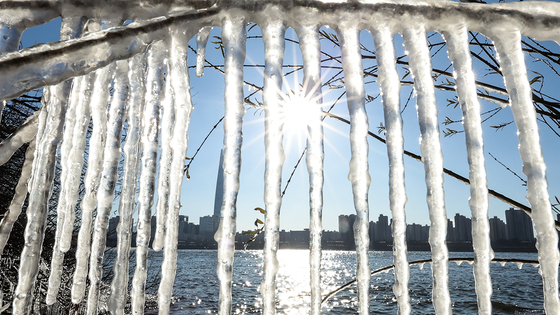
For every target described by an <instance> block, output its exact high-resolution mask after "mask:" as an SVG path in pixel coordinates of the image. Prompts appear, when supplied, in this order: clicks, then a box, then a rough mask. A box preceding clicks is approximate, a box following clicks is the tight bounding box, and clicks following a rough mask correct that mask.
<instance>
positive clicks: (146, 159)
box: [130, 41, 166, 314]
mask: <svg viewBox="0 0 560 315" xmlns="http://www.w3.org/2000/svg"><path fill="white" fill-rule="evenodd" d="M165 49H166V47H165V44H164V43H163V42H162V41H158V42H155V43H152V45H151V46H150V48H149V49H148V53H147V70H146V72H147V73H146V86H145V87H144V86H143V80H137V79H136V80H132V79H131V81H130V82H131V88H132V89H133V90H134V89H138V91H139V92H138V93H140V92H141V91H142V90H144V89H145V90H146V94H145V95H146V97H145V98H146V101H145V108H144V111H143V112H144V117H143V119H142V139H141V142H142V160H141V165H142V168H141V174H140V184H139V186H140V191H139V192H138V229H137V236H136V271H135V272H134V278H133V279H132V291H131V303H132V313H133V314H144V301H145V298H144V294H145V292H144V289H145V287H146V277H147V269H148V268H147V259H148V245H149V242H150V233H151V221H150V220H151V216H152V206H153V202H154V201H153V199H152V198H153V195H154V182H155V177H156V166H157V151H158V134H159V100H158V97H159V95H160V94H161V89H162V85H163V59H164V58H165ZM132 95H135V94H132ZM137 101H138V102H141V99H139V100H137Z"/></svg>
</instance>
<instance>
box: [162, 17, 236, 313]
mask: <svg viewBox="0 0 560 315" xmlns="http://www.w3.org/2000/svg"><path fill="white" fill-rule="evenodd" d="M185 29H187V27H186V26H185V25H176V26H173V27H170V28H169V32H170V36H171V43H170V46H171V47H170V49H169V51H170V52H169V59H170V60H169V72H168V76H167V77H168V79H170V83H171V92H172V94H171V95H166V97H169V98H170V101H171V102H172V103H173V104H174V107H175V111H176V117H175V118H176V121H175V128H174V130H173V138H172V142H171V143H172V144H171V150H172V159H171V168H170V183H171V184H170V187H169V210H168V214H167V228H166V234H165V248H164V252H163V262H162V265H161V282H160V286H159V291H158V295H159V296H158V307H159V314H168V313H169V304H170V302H171V295H172V293H173V282H174V280H175V272H176V269H177V239H178V236H179V211H180V210H181V203H180V200H181V185H182V183H183V177H184V174H183V168H184V167H185V156H186V155H187V137H188V134H187V132H188V129H189V123H190V116H191V112H192V109H193V106H192V100H191V92H190V82H189V68H188V65H187V55H188V47H189V39H190V38H191V34H188V33H189V32H187V31H185ZM233 235H235V230H234V232H233ZM232 256H233V255H232Z"/></svg>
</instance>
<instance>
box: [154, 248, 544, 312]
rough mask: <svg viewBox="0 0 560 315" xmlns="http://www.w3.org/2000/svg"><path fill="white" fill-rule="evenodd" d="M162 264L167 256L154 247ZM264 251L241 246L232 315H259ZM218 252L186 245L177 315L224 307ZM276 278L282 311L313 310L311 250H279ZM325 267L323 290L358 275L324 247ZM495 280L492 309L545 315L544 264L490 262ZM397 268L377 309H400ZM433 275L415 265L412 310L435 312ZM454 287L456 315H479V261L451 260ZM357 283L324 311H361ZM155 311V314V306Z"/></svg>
mask: <svg viewBox="0 0 560 315" xmlns="http://www.w3.org/2000/svg"><path fill="white" fill-rule="evenodd" d="M151 254H152V256H151V260H152V262H153V263H154V264H155V265H158V264H159V263H160V262H161V258H162V257H161V253H156V252H151ZM450 257H473V254H472V253H450ZM262 258H263V257H262V252H261V251H258V250H255V251H236V252H235V264H234V275H233V314H251V313H260V306H261V305H260V295H259V291H258V288H259V284H260V282H261V277H262V265H263V259H262ZM369 258H370V259H369V261H370V268H371V270H375V269H378V268H381V267H384V266H387V265H391V264H392V260H393V258H392V253H391V252H374V251H372V252H370V257H369ZM428 258H430V253H429V252H410V253H409V261H413V260H421V259H428ZM496 258H520V259H530V260H536V259H537V254H533V253H531V254H529V253H496ZM216 259H217V253H216V251H214V250H179V257H178V267H177V278H176V280H175V287H174V300H173V305H172V307H171V314H216V313H217V310H218V309H217V307H218V279H217V276H216ZM278 260H279V263H280V269H279V272H278V276H277V288H278V289H277V292H278V293H277V310H278V314H307V313H308V309H309V300H310V288H309V263H308V261H309V251H308V250H280V251H279V252H278ZM322 265H323V269H322V292H323V295H324V294H326V293H328V292H330V291H332V290H334V289H336V288H337V287H339V286H341V285H343V284H345V283H346V282H348V281H351V280H353V279H354V274H355V253H354V252H350V251H324V252H323V263H322ZM491 274H492V282H493V295H492V301H493V314H544V311H543V306H542V305H543V297H542V280H541V277H540V275H539V274H538V269H537V268H535V267H533V266H531V265H523V268H522V269H519V266H518V265H516V264H513V263H507V264H505V266H501V265H500V264H497V263H494V264H492V266H491ZM393 281H394V277H393V273H392V271H390V272H388V273H381V274H377V275H375V276H372V278H371V285H370V299H371V307H370V312H371V313H375V314H396V313H397V305H396V300H395V297H394V295H393V291H392V286H393ZM431 286H432V277H431V270H430V265H429V264H426V265H425V266H423V268H420V266H418V265H414V266H412V267H411V270H410V283H409V291H410V296H411V304H412V314H418V315H420V314H433V313H434V309H433V307H432V304H431ZM449 287H450V293H451V300H452V302H453V314H476V313H477V308H476V295H475V292H474V279H473V273H472V266H471V265H469V264H467V263H466V262H464V263H462V264H461V265H457V264H456V263H450V265H449ZM356 293H357V292H356V289H355V287H354V286H351V287H350V288H348V289H347V290H345V291H342V292H339V293H338V294H337V295H335V296H334V297H332V298H331V299H329V300H328V301H326V302H325V303H324V305H323V313H324V314H356V312H357V296H356V295H357V294H356ZM147 313H148V314H155V312H151V311H148V312H147Z"/></svg>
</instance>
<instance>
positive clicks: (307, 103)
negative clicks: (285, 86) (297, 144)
mask: <svg viewBox="0 0 560 315" xmlns="http://www.w3.org/2000/svg"><path fill="white" fill-rule="evenodd" d="M282 109H283V110H282V119H283V123H284V134H285V135H293V136H295V137H298V138H300V137H305V138H306V137H307V132H308V131H307V126H308V125H309V123H310V122H311V121H313V120H315V119H317V117H318V115H319V117H320V115H321V106H320V104H317V102H316V100H315V99H314V98H313V97H312V95H304V94H303V92H292V91H290V92H288V93H286V94H284V96H283V101H282ZM305 138H304V139H305Z"/></svg>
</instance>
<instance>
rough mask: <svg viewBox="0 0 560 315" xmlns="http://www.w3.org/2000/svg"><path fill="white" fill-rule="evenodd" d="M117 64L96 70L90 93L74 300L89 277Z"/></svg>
mask: <svg viewBox="0 0 560 315" xmlns="http://www.w3.org/2000/svg"><path fill="white" fill-rule="evenodd" d="M114 66H115V64H110V65H108V66H107V67H105V68H101V69H99V70H97V72H96V76H95V82H94V83H93V88H92V90H93V91H92V96H91V103H90V104H91V118H92V125H93V130H92V133H91V138H90V139H89V147H90V148H96V149H93V150H92V149H90V150H89V155H88V169H87V172H86V176H85V179H84V187H85V188H84V189H85V195H84V198H83V199H82V202H81V203H80V208H81V210H82V216H81V224H80V231H79V233H78V242H77V248H76V270H75V271H74V277H73V279H72V303H75V304H77V303H80V302H81V301H82V299H83V298H84V295H85V290H86V278H87V273H88V266H89V256H90V253H91V229H92V222H93V212H94V210H95V208H96V206H97V191H98V188H99V182H100V180H101V174H102V170H103V149H102V148H104V147H105V140H106V137H107V104H108V103H109V99H110V95H109V85H110V83H111V80H112V73H113V71H114V69H115V67H114Z"/></svg>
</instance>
